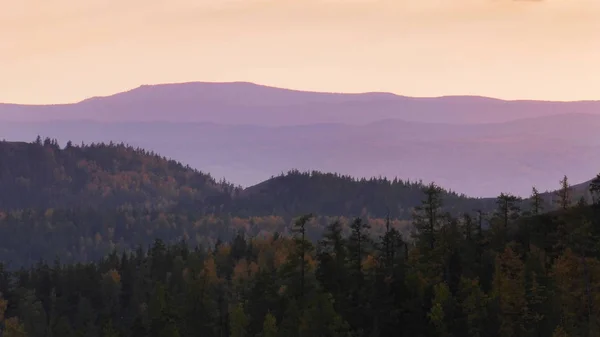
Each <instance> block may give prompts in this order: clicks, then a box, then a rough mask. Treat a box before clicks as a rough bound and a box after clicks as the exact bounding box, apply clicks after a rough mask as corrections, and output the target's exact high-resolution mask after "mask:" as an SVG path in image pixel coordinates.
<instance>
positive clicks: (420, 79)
mask: <svg viewBox="0 0 600 337" xmlns="http://www.w3.org/2000/svg"><path fill="white" fill-rule="evenodd" d="M187 81H252V82H257V83H261V84H268V85H275V86H281V87H288V88H298V89H309V90H319V91H342V92H360V91H391V92H395V93H398V94H404V95H413V96H439V95H447V94H478V95H486V96H494V97H500V98H532V99H552V100H577V99H600V91H599V90H600V0H542V1H515V0H387V1H386V0H143V1H142V0H0V102H12V103H61V102H74V101H79V100H81V99H84V98H87V97H89V96H96V95H108V94H112V93H115V92H118V91H123V90H127V89H130V88H133V87H137V86H139V85H141V84H153V83H165V82H187Z"/></svg>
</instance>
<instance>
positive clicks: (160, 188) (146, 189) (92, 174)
mask: <svg viewBox="0 0 600 337" xmlns="http://www.w3.org/2000/svg"><path fill="white" fill-rule="evenodd" d="M234 191H235V188H234V187H233V186H232V185H231V184H227V183H225V182H217V181H215V180H214V179H213V178H212V177H211V176H210V175H208V174H204V173H201V172H198V171H196V170H193V169H191V168H189V167H184V166H183V165H182V164H180V163H177V162H175V161H172V160H167V159H166V158H164V157H161V156H159V155H157V154H154V153H152V152H148V151H145V150H142V149H135V148H133V147H129V146H126V145H123V144H112V143H111V144H91V145H81V146H73V145H72V144H71V143H68V144H67V146H66V147H65V148H64V149H61V148H60V147H59V146H58V144H57V142H56V141H55V140H51V139H45V140H44V141H42V140H41V139H40V138H38V139H37V140H36V141H35V142H33V143H14V142H0V209H5V210H6V209H22V208H42V209H47V208H78V207H82V208H116V207H127V206H128V207H152V208H168V207H171V206H173V205H175V204H186V205H190V206H193V207H195V208H197V209H200V210H202V209H206V210H207V211H210V209H209V207H212V206H213V205H220V204H223V203H228V202H229V201H228V200H229V199H230V196H231V195H232V194H233V193H234Z"/></svg>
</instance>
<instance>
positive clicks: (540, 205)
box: [530, 187, 544, 215]
mask: <svg viewBox="0 0 600 337" xmlns="http://www.w3.org/2000/svg"><path fill="white" fill-rule="evenodd" d="M530 200H531V213H532V214H533V215H539V214H540V213H541V212H542V211H543V209H544V201H543V200H542V196H541V195H540V193H539V192H538V190H537V188H535V187H533V188H532V189H531V196H530Z"/></svg>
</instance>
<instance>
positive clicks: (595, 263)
mask: <svg viewBox="0 0 600 337" xmlns="http://www.w3.org/2000/svg"><path fill="white" fill-rule="evenodd" d="M6 144H10V143H4V145H2V146H6V148H3V151H4V152H3V157H2V158H3V160H2V161H0V173H1V174H2V176H0V184H1V185H0V186H1V187H2V188H3V190H6V188H7V187H8V188H10V189H11V191H13V192H15V193H19V191H21V189H20V187H18V186H17V185H15V184H20V186H26V187H27V188H28V189H26V190H25V192H22V193H24V194H26V195H30V196H32V197H33V196H35V195H36V194H37V195H38V196H44V197H43V198H42V197H39V198H38V199H33V200H32V201H31V203H29V202H30V201H28V199H27V198H24V197H23V198H20V199H18V200H19V201H17V200H13V201H12V202H14V204H11V205H12V206H10V207H9V206H8V204H7V202H8V200H9V199H10V198H9V197H8V196H9V194H8V193H6V192H5V193H4V194H2V195H3V197H2V199H1V200H2V204H0V206H1V208H2V209H3V210H1V211H0V256H1V258H2V259H1V260H0V262H2V263H1V264H0V293H1V294H2V295H1V297H0V331H2V337H15V336H30V337H48V336H56V337H58V336H61V337H63V336H65V337H69V336H73V337H75V336H90V337H95V336H98V337H107V336H110V337H112V336H119V337H129V336H131V337H138V336H139V337H142V336H144V337H145V336H151V337H178V336H181V337H183V336H190V337H191V336H209V337H210V336H218V337H224V336H232V337H245V336H252V337H255V336H265V337H267V336H268V337H279V336H281V337H288V336H291V337H293V336H298V337H308V336H311V337H312V336H356V337H359V336H360V337H362V336H365V337H371V336H372V337H375V336H422V337H425V336H432V337H433V336H456V337H458V336H482V337H483V336H498V337H520V336H523V337H526V336H531V337H534V336H536V337H539V336H552V337H564V336H572V337H575V336H584V337H595V336H600V260H599V258H600V245H599V244H598V242H599V241H598V238H599V237H600V193H599V192H600V177H597V178H596V179H594V180H592V182H591V184H590V185H589V188H588V189H587V191H586V192H585V193H584V194H581V193H580V192H577V191H575V190H574V189H572V188H571V187H570V186H569V185H568V181H567V179H566V177H565V179H563V181H562V186H561V188H560V189H559V190H558V191H556V192H555V194H554V196H553V197H552V198H551V200H552V203H551V204H550V203H549V202H548V198H547V197H544V196H543V195H541V194H540V193H537V191H536V190H535V189H534V191H533V193H532V196H531V198H529V199H525V200H521V199H519V198H517V197H515V196H512V195H507V194H501V195H500V196H498V198H496V199H491V200H486V201H485V202H486V205H487V207H488V208H486V209H482V208H477V209H466V210H458V209H457V207H456V206H455V205H456V204H453V203H454V202H455V201H456V200H457V199H456V198H459V199H460V198H464V199H468V198H466V197H464V196H457V195H456V194H452V193H448V192H446V191H444V190H443V189H442V188H440V187H438V186H436V185H435V184H429V185H423V184H420V185H419V186H418V188H417V186H416V185H414V186H413V185H410V184H406V185H407V186H413V187H411V190H418V191H419V194H418V198H419V201H418V202H417V203H416V204H415V205H414V206H413V205H404V206H403V207H405V208H406V209H407V210H410V217H408V218H407V217H400V216H398V214H400V213H397V214H393V211H392V209H401V208H403V207H400V206H402V205H401V203H396V202H393V201H389V200H388V201H387V202H385V201H382V204H383V206H377V207H379V208H378V209H379V210H378V211H377V212H379V213H380V212H383V210H386V211H387V214H393V215H390V216H387V217H386V216H385V215H384V216H380V214H379V213H376V214H375V216H374V215H373V214H374V213H370V209H369V207H367V206H364V207H363V208H364V210H362V211H360V212H361V213H360V214H350V213H347V214H338V215H339V217H335V216H331V215H330V214H319V213H318V212H315V215H314V216H313V215H311V214H308V213H307V215H301V214H302V213H299V214H296V217H294V218H293V219H292V217H291V216H290V215H289V214H277V212H275V211H273V212H271V213H273V214H270V215H266V214H261V215H260V216H258V215H256V216H248V215H247V214H242V213H241V211H240V214H239V215H236V214H235V212H234V209H233V206H230V205H234V204H235V200H236V199H238V198H246V197H247V196H245V194H248V193H251V192H252V191H251V190H248V189H247V190H238V189H237V188H235V187H232V186H231V185H230V184H227V183H225V182H215V181H214V180H213V179H211V178H210V177H209V176H207V175H203V176H202V177H204V179H203V180H202V182H200V181H199V180H198V179H199V178H198V177H195V176H194V175H195V174H199V173H197V172H196V173H193V172H192V171H190V169H187V168H185V167H183V166H180V164H177V163H174V162H170V161H166V160H162V159H159V157H158V156H150V155H149V154H143V153H141V152H140V151H134V150H131V149H129V148H127V147H122V146H104V145H103V146H99V147H73V146H72V145H71V144H69V145H68V146H67V148H66V149H64V150H61V149H59V148H58V147H57V146H56V145H55V143H54V142H52V141H47V142H45V144H44V143H42V142H41V140H40V141H39V142H38V143H37V144H36V143H34V144H26V145H18V146H22V147H23V148H24V149H27V150H28V151H43V152H40V153H43V154H39V153H38V154H37V155H43V156H51V157H52V158H55V159H54V163H57V164H56V165H54V166H55V168H60V167H63V168H65V169H64V170H63V171H61V170H60V169H53V170H52V171H51V172H50V173H49V172H46V170H45V169H44V166H43V165H42V164H41V163H43V162H37V163H36V162H30V163H27V162H26V161H25V160H22V159H21V161H20V162H19V163H20V164H19V165H20V166H19V167H20V168H19V169H20V170H25V171H18V170H17V169H15V168H14V165H15V164H8V162H7V161H5V160H4V159H5V158H8V155H9V152H10V151H13V152H10V153H11V154H10V155H12V156H13V157H14V158H21V157H22V156H19V154H18V152H19V151H21V150H16V151H15V147H14V145H6ZM7 148H8V149H9V150H7ZM10 149H12V150H10ZM40 149H41V150H40ZM48 149H51V150H48ZM90 149H93V151H92V150H90ZM76 151H79V152H84V153H86V151H88V152H87V154H85V155H87V156H92V154H94V155H96V156H98V157H93V158H91V159H88V162H86V164H85V165H84V164H82V163H81V161H80V158H79V156H82V154H77V155H75V154H74V153H76ZM98 151H107V152H109V153H110V154H106V155H105V156H106V157H102V156H100V155H99V153H100V152H98ZM111 151H112V152H111ZM114 152H119V153H121V156H125V157H126V158H129V159H122V158H121V159H119V157H117V156H115V155H114ZM36 153H37V152H36ZM90 153H92V154H90ZM135 154H138V155H139V157H136V156H135ZM4 155H6V156H4ZM127 156H129V157H127ZM56 158H59V159H56ZM69 158H70V159H69ZM132 158H134V159H135V158H138V159H135V160H134V159H132ZM149 158H155V159H153V160H155V162H154V164H152V165H150V164H148V162H146V161H147V160H150V159H149ZM67 160H71V161H70V162H71V163H79V164H76V165H70V164H64V163H65V162H66V161H67ZM136 161H137V164H136V165H137V166H131V167H130V168H129V169H128V170H126V169H124V168H123V165H125V164H126V163H130V164H131V163H135V162H136ZM15 162H18V161H17V160H15ZM99 162H102V163H104V164H99ZM59 163H60V164H59ZM165 163H166V164H165ZM40 166H41V167H40ZM77 167H79V169H83V170H84V171H86V172H88V175H83V174H81V175H79V176H78V174H79V173H80V171H79V169H76V168H77ZM71 168H72V172H69V171H68V170H67V169H71ZM90 168H93V169H90ZM116 168H119V169H116ZM159 168H160V169H159ZM182 168H183V169H182ZM26 170H30V171H29V172H30V173H27V171H26ZM35 170H37V171H35ZM136 170H137V171H136ZM171 171H173V172H171ZM19 172H20V173H19ZM44 172H45V174H46V176H45V178H40V177H39V174H43V173H44ZM67 172H68V173H67ZM78 172H79V173H78ZM91 172H93V173H91ZM124 172H128V173H127V174H125V173H124ZM165 172H168V173H167V174H165ZM177 172H179V173H177ZM190 172H192V173H190ZM194 172H195V171H194ZM183 173H186V174H188V175H186V174H183ZM9 174H10V175H9ZM15 175H17V177H16V178H15ZM299 176H302V175H299ZM75 177H78V178H75ZM126 177H127V178H126ZM308 177H309V178H310V177H312V176H310V175H309V176H308ZM59 178H60V179H59ZM280 178H281V177H280ZM42 179H45V180H42ZM77 179H79V180H77ZM275 179H278V178H275ZM75 181H79V183H77V184H75V183H74V182H75ZM90 181H93V182H95V184H92V183H91V182H90ZM372 181H375V180H372ZM372 181H371V182H369V181H363V182H362V184H363V185H367V184H369V183H372ZM108 182H113V183H114V184H113V185H111V184H110V183H108ZM192 182H194V183H192ZM193 184H196V185H193ZM353 184H354V182H353ZM359 184H361V182H359ZM190 185H193V186H194V188H191V187H189V190H187V189H186V187H188V186H190ZM389 185H391V184H389ZM111 186H112V188H109V187H111ZM118 186H129V187H127V188H126V189H122V188H120V187H118ZM359 186H360V185H359ZM260 189H262V191H261V192H260V193H261V194H265V193H266V194H268V193H269V192H268V191H269V190H268V189H265V186H264V185H263V186H261V187H260ZM388 189H389V188H388V187H385V190H388ZM123 190H124V191H123ZM283 190H284V189H282V191H283ZM36 191H37V193H36ZM140 191H142V192H140ZM183 191H186V192H183ZM293 191H294V190H291V191H286V193H287V194H286V195H293ZM390 191H391V190H390ZM128 193H130V194H128ZM253 193H256V192H253ZM281 193H283V192H281ZM580 194H581V196H582V197H581V198H580V197H579V196H580ZM73 195H75V196H77V198H74V197H72V196H73ZM224 195H227V197H224ZM357 195H360V194H357ZM51 196H52V198H53V199H47V198H50V197H51ZM165 196H169V197H165ZM586 196H587V197H586ZM270 197H271V198H275V197H274V196H272V195H271V196H270ZM61 198H62V199H61ZM68 198H73V199H68ZM81 198H90V199H89V200H88V201H86V202H85V203H84V202H82V201H81V200H80V201H79V203H77V202H75V206H73V207H67V206H68V205H69V201H68V200H75V199H81ZM128 198H130V199H128ZM86 200H87V199H86ZM94 200H95V201H97V202H95V203H94V202H93V201H94ZM262 200H266V199H262ZM297 200H302V199H301V198H298V199H297ZM473 200H475V199H473ZM330 201H331V202H333V200H330ZM253 202H255V201H253ZM477 202H481V200H478V201H477ZM52 203H54V204H52ZM87 203H89V204H87ZM288 204H293V203H288ZM193 205H197V208H196V209H194V207H193ZM238 205H239V204H238ZM244 205H245V206H244V209H245V212H247V210H248V209H249V206H248V205H251V204H250V203H245V204H244ZM261 205H266V204H265V203H264V202H262V201H261ZM394 205H396V206H397V205H400V206H399V207H395V206H394ZM477 205H479V206H480V205H481V204H477ZM227 207H232V208H231V209H229V210H226V209H227ZM238 207H239V206H238ZM336 207H337V206H336ZM239 209H240V210H241V209H242V207H239ZM402 214H404V213H402ZM290 223H291V224H292V225H291V226H290V225H289V224H290ZM82 255H83V256H82ZM36 261H39V262H36Z"/></svg>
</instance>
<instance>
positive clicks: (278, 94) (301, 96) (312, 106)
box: [0, 82, 600, 126]
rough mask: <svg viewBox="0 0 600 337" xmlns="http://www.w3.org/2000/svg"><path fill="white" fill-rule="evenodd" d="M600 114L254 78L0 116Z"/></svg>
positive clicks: (288, 121)
mask: <svg viewBox="0 0 600 337" xmlns="http://www.w3.org/2000/svg"><path fill="white" fill-rule="evenodd" d="M565 113H588V114H594V113H600V101H580V102H545V101H503V100H498V99H492V98H485V97H475V96H448V97H438V98H413V97H404V96H398V95H394V94H389V93H363V94H338V93H317V92H305V91H295V90H287V89H280V88H273V87H267V86H261V85H256V84H252V83H246V82H233V83H204V82H193V83H180V84H161V85H144V86H141V87H138V88H136V89H133V90H130V91H127V92H123V93H119V94H115V95H112V96H108V97H94V98H90V99H87V100H84V101H82V102H79V103H74V104H61V105H46V106H39V105H38V106H34V105H17V104H0V121H48V120H75V119H86V120H94V121H103V122H124V121H128V122H132V121H145V122H148V121H171V122H212V123H221V124H254V125H264V126H281V125H299V124H315V123H348V124H363V123H370V122H375V121H379V120H382V119H402V120H406V121H415V122H437V123H454V124H471V123H493V122H506V121H511V120H515V119H520V118H531V117H541V116H549V115H554V114H565Z"/></svg>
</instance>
